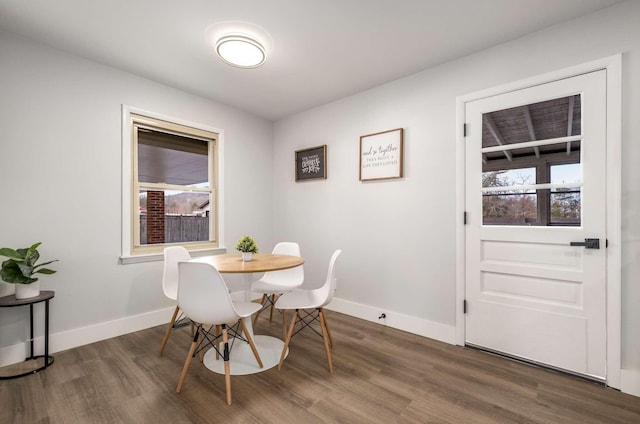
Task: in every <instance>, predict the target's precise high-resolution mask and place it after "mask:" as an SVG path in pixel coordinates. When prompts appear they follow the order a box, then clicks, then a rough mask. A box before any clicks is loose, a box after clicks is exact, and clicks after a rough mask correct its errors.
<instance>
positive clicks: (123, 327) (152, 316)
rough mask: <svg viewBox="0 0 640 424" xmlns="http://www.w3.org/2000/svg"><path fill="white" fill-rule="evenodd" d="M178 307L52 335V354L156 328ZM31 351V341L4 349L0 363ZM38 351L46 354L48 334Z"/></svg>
mask: <svg viewBox="0 0 640 424" xmlns="http://www.w3.org/2000/svg"><path fill="white" fill-rule="evenodd" d="M174 310H175V306H172V307H170V308H164V309H158V310H156V311H152V312H146V313H144V314H139V315H134V316H130V317H126V318H121V319H117V320H113V321H107V322H101V323H99V324H96V325H90V326H87V327H80V328H74V329H71V330H68V331H63V332H60V333H53V334H50V335H49V354H50V355H51V354H54V353H56V352H61V351H63V350H67V349H72V348H74V347H78V346H83V345H86V344H89V343H94V342H97V341H100V340H106V339H110V338H112V337H117V336H121V335H123V334H127V333H132V332H134V331H139V330H144V329H145V328H150V327H155V326H156V325H160V324H166V323H168V322H169V321H170V320H171V315H172V314H173V311H174ZM28 351H29V342H23V343H18V344H15V345H12V346H7V347H3V348H0V366H5V365H11V364H16V363H18V362H22V361H24V359H25V357H26V355H27V353H28ZM34 351H35V353H36V355H42V354H44V336H40V337H36V338H35V339H34Z"/></svg>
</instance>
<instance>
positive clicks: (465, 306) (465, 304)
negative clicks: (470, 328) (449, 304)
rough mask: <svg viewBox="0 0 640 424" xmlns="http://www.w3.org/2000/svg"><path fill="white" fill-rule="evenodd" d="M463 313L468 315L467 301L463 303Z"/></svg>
mask: <svg viewBox="0 0 640 424" xmlns="http://www.w3.org/2000/svg"><path fill="white" fill-rule="evenodd" d="M462 312H463V313H465V314H466V313H467V299H465V300H463V301H462Z"/></svg>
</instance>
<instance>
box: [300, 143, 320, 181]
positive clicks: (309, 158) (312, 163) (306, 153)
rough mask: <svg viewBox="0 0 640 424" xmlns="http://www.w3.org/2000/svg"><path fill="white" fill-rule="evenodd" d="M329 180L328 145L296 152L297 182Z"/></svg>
mask: <svg viewBox="0 0 640 424" xmlns="http://www.w3.org/2000/svg"><path fill="white" fill-rule="evenodd" d="M326 178H327V145H326V144H323V145H322V146H317V147H311V148H309V149H303V150H296V181H306V180H319V179H326Z"/></svg>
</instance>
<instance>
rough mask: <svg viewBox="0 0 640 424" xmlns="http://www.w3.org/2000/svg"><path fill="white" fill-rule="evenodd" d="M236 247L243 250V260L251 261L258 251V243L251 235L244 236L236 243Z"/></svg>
mask: <svg viewBox="0 0 640 424" xmlns="http://www.w3.org/2000/svg"><path fill="white" fill-rule="evenodd" d="M236 249H238V250H239V251H240V252H242V260H243V261H250V260H251V257H252V256H253V254H254V253H258V245H257V244H256V241H255V240H254V239H253V237H251V236H244V237H242V238H241V239H240V240H238V243H237V244H236Z"/></svg>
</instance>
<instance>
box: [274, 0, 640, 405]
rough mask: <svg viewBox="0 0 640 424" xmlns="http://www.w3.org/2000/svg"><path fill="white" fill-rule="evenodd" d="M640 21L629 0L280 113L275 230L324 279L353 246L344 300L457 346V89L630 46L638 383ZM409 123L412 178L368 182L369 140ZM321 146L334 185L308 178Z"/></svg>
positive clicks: (367, 314) (627, 235)
mask: <svg viewBox="0 0 640 424" xmlns="http://www.w3.org/2000/svg"><path fill="white" fill-rule="evenodd" d="M639 22H640V3H638V2H627V3H623V4H621V5H619V6H617V7H613V8H609V9H606V10H603V11H601V12H598V13H596V14H592V15H589V16H586V17H584V18H581V19H577V20H574V21H571V22H568V23H566V24H563V25H559V26H556V27H552V28H550V29H547V30H545V31H541V32H539V33H535V34H532V35H530V36H527V37H524V38H521V39H518V40H514V41H512V42H509V43H506V44H503V45H500V46H497V47H495V48H492V49H489V50H486V51H483V52H480V53H477V54H475V55H472V56H468V57H465V58H462V59H460V60H456V61H454V62H450V63H447V64H444V65H442V66H439V67H436V68H432V69H429V70H426V71H424V72H421V73H418V74H415V75H413V76H410V77H408V78H404V79H401V80H398V81H395V82H392V83H390V84H386V85H384V86H380V87H377V88H375V89H372V90H369V91H366V92H363V93H360V94H358V95H355V96H352V97H349V98H346V99H343V100H340V101H337V102H334V103H330V104H327V105H324V106H322V107H319V108H316V109H313V110H310V111H307V112H304V113H300V114H298V115H295V116H291V117H288V118H286V119H283V120H281V121H279V122H277V123H276V125H275V130H274V195H275V197H274V207H275V213H274V234H275V235H276V236H277V238H279V239H294V240H299V241H300V243H301V248H302V252H303V255H304V256H305V257H306V258H308V260H307V262H306V263H305V274H306V275H307V277H308V278H310V279H311V280H314V281H320V280H321V279H322V278H324V275H325V273H326V270H325V267H326V262H327V261H328V259H329V255H330V253H331V251H332V250H333V249H335V248H342V249H343V250H344V257H343V258H342V259H341V262H340V263H339V268H338V276H339V283H338V290H337V293H336V296H337V298H338V300H337V302H336V303H334V307H335V308H336V309H338V310H343V311H347V312H351V313H353V314H355V315H359V316H362V317H363V318H366V319H371V320H373V321H377V317H378V312H386V314H387V324H389V325H392V326H397V327H400V328H404V329H406V330H408V331H413V332H416V333H418V334H424V335H427V336H430V337H434V338H438V339H441V340H446V341H450V342H452V341H453V338H454V336H453V335H452V334H451V331H453V329H454V328H455V307H456V305H455V269H456V263H455V248H456V246H455V237H456V234H455V228H456V223H457V222H460V220H461V217H460V216H456V215H455V210H456V209H455V207H456V204H455V188H456V181H455V168H456V138H455V137H456V97H458V96H461V95H465V94H468V93H471V92H475V91H478V90H482V89H487V88H491V87H494V86H497V85H501V84H506V83H509V82H513V81H517V80H520V79H524V78H528V77H532V76H536V75H538V74H542V73H546V72H551V71H554V70H558V69H562V68H566V67H570V66H573V65H577V64H580V63H584V62H589V61H592V60H595V59H599V58H601V57H606V56H611V55H614V54H617V53H624V56H623V154H624V158H623V169H622V173H623V193H622V197H623V209H624V211H623V228H622V230H623V240H622V243H623V248H624V252H623V270H622V272H623V281H622V285H623V299H622V302H623V304H622V339H623V345H622V365H623V368H625V369H627V370H629V371H630V372H631V373H632V374H627V375H632V379H634V381H635V382H636V383H637V382H639V381H640V380H639V379H638V377H640V332H638V331H637V329H638V328H640V308H638V306H637V305H639V304H640V285H639V284H638V283H637V281H638V277H637V276H638V275H640V262H639V261H638V260H637V258H638V255H639V254H640V242H639V240H640V222H639V221H638V219H637V217H638V214H639V213H640V212H639V210H640V167H639V166H638V164H639V163H640V145H639V144H638V143H637V137H635V135H636V134H638V133H639V132H640V120H639V119H638V118H637V116H638V115H639V114H640V85H639V82H638V81H639V80H638V77H637V76H638V75H640V25H638V23H639ZM452 30H454V29H452ZM398 127H403V128H404V129H405V169H404V171H405V178H403V179H401V180H389V181H386V182H367V183H361V182H359V181H358V157H359V151H358V148H359V137H360V136H361V135H364V134H370V133H374V132H378V131H383V130H389V129H393V128H398ZM319 144H327V145H328V180H326V181H314V182H305V183H295V182H294V175H293V169H292V166H291V163H292V160H293V152H294V151H295V150H296V149H300V148H305V147H311V146H315V145H319ZM309 284H313V283H309ZM623 380H624V375H623ZM630 384H631V383H630ZM638 387H640V386H638ZM636 394H638V395H640V391H639V392H638V393H636Z"/></svg>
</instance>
